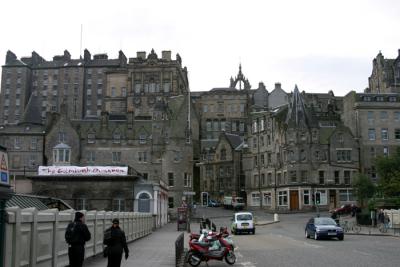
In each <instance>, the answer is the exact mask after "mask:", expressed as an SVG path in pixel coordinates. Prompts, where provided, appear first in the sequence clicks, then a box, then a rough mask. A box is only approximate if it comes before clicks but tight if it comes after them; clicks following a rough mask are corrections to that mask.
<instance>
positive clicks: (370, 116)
mask: <svg viewBox="0 0 400 267" xmlns="http://www.w3.org/2000/svg"><path fill="white" fill-rule="evenodd" d="M367 118H368V120H369V121H372V120H374V112H373V111H368V112H367Z"/></svg>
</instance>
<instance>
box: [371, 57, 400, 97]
mask: <svg viewBox="0 0 400 267" xmlns="http://www.w3.org/2000/svg"><path fill="white" fill-rule="evenodd" d="M368 83H369V88H367V91H366V93H374V94H377V93H378V94H379V93H400V49H399V50H398V56H397V58H395V59H387V58H385V57H384V56H383V55H382V53H381V52H380V51H379V54H378V55H377V56H376V58H374V60H373V61H372V73H371V76H370V77H369V78H368Z"/></svg>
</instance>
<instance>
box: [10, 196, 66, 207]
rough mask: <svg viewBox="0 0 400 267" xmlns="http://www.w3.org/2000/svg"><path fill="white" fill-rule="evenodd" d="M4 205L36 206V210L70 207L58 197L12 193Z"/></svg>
mask: <svg viewBox="0 0 400 267" xmlns="http://www.w3.org/2000/svg"><path fill="white" fill-rule="evenodd" d="M6 207H7V208H10V207H19V208H21V209H26V208H36V209H38V210H48V209H51V208H55V207H57V208H58V209H60V210H65V209H72V207H71V206H69V205H68V204H67V203H65V202H64V201H63V200H61V199H58V198H52V197H45V196H35V195H24V194H14V195H12V196H11V198H10V199H9V200H7V202H6Z"/></svg>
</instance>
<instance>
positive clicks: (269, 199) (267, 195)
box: [263, 192, 272, 206]
mask: <svg viewBox="0 0 400 267" xmlns="http://www.w3.org/2000/svg"><path fill="white" fill-rule="evenodd" d="M263 202H264V203H263V205H264V206H271V203H272V197H271V192H266V193H263Z"/></svg>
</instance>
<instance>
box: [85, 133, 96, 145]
mask: <svg viewBox="0 0 400 267" xmlns="http://www.w3.org/2000/svg"><path fill="white" fill-rule="evenodd" d="M87 140H88V141H87V142H88V144H94V143H96V134H95V133H88V135H87Z"/></svg>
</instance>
